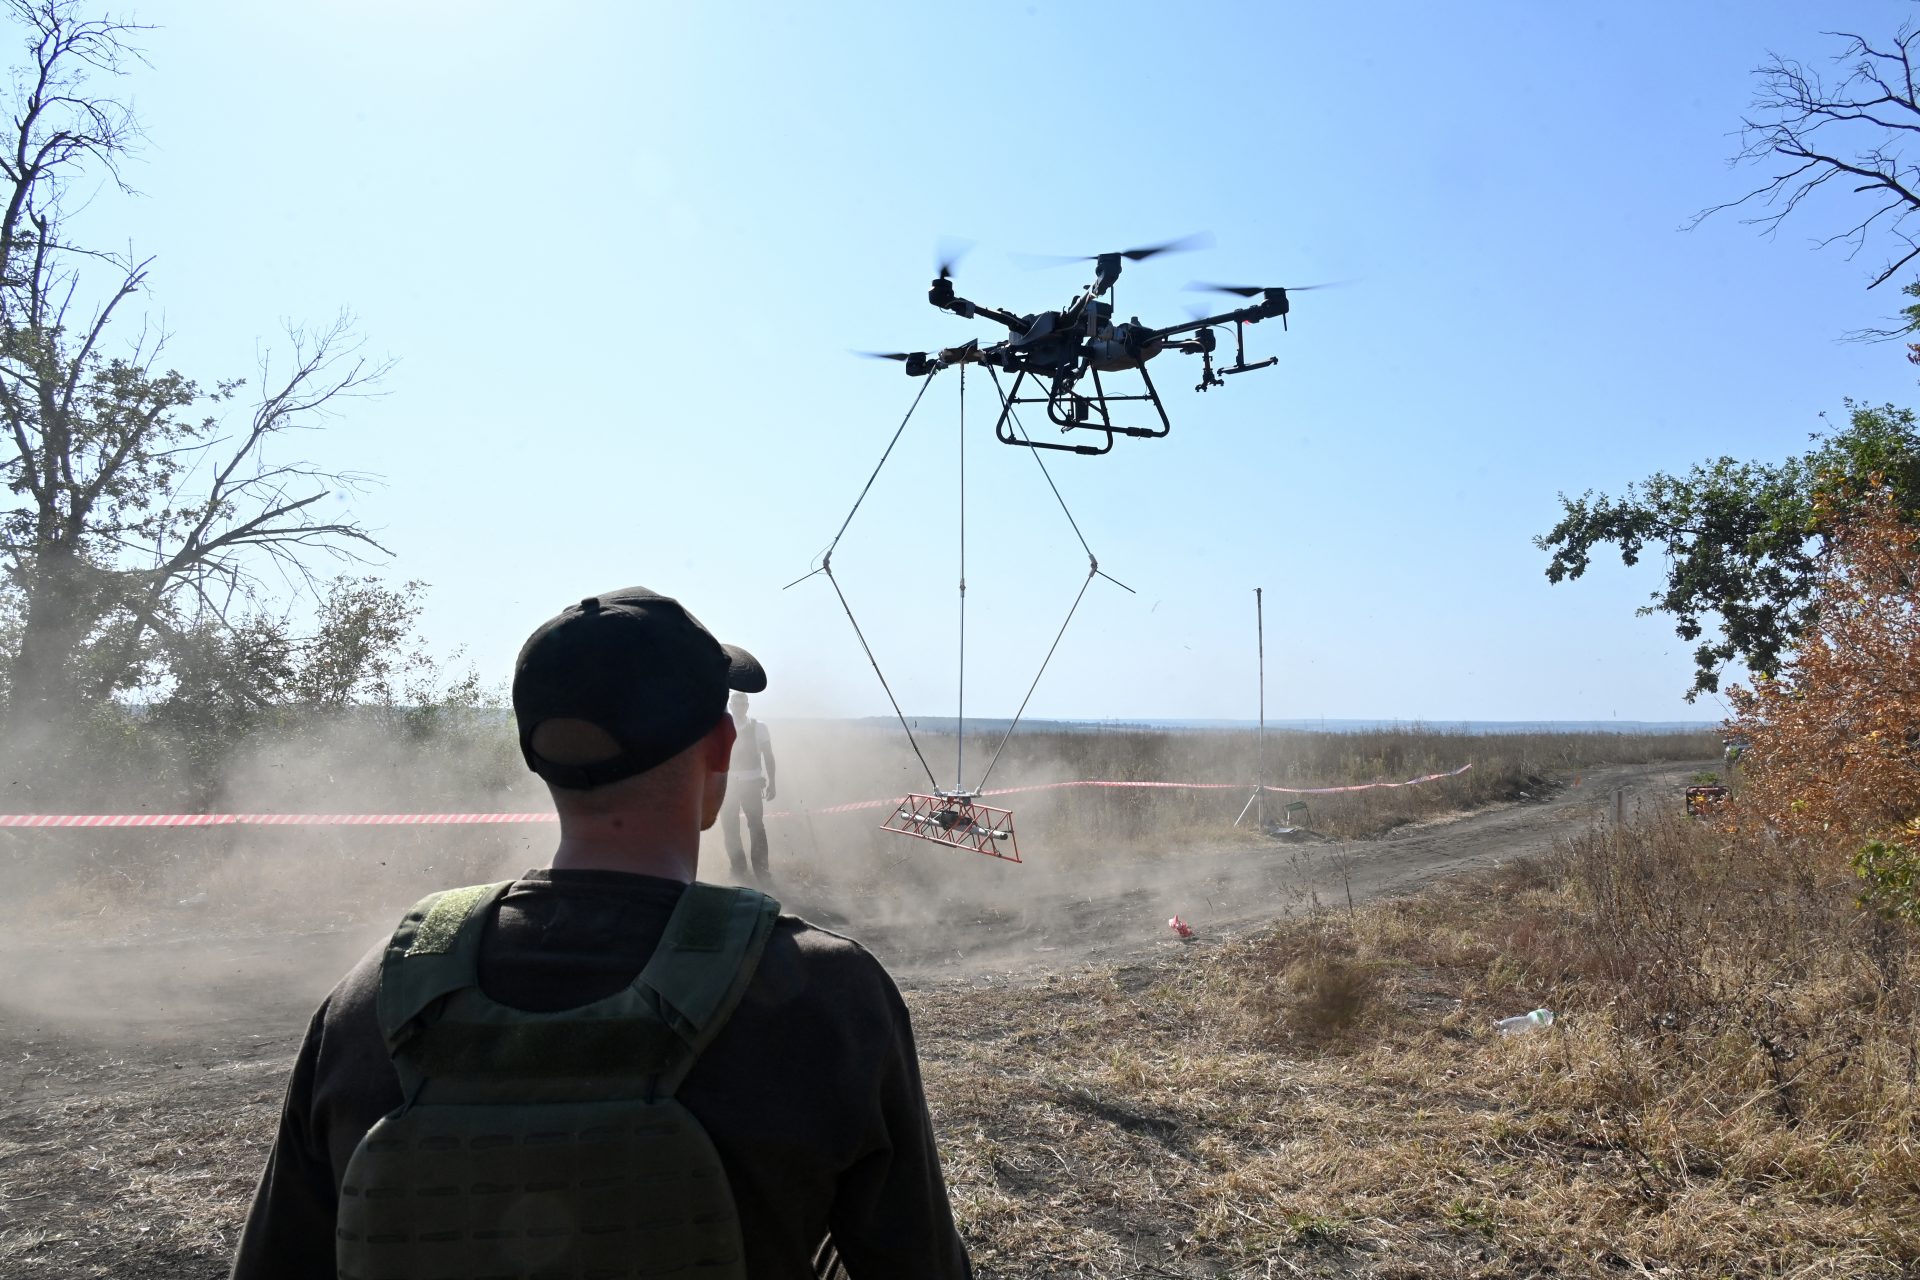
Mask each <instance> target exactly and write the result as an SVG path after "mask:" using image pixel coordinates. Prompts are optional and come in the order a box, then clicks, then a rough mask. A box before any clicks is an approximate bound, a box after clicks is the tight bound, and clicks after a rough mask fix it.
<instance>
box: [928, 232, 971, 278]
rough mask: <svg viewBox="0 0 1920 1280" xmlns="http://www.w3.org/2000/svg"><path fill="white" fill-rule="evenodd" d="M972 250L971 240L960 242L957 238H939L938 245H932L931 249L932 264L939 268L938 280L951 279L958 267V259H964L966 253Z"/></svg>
mask: <svg viewBox="0 0 1920 1280" xmlns="http://www.w3.org/2000/svg"><path fill="white" fill-rule="evenodd" d="M972 248H973V241H971V240H962V239H961V238H960V237H958V236H941V237H940V240H939V243H937V244H936V245H934V249H933V256H934V262H935V263H936V264H937V265H938V266H939V268H940V279H942V280H951V279H953V269H954V268H955V267H957V266H959V265H960V259H962V258H964V257H966V256H967V251H968V250H970V249H972Z"/></svg>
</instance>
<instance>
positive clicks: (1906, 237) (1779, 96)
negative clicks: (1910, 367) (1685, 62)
mask: <svg viewBox="0 0 1920 1280" xmlns="http://www.w3.org/2000/svg"><path fill="white" fill-rule="evenodd" d="M1824 34H1826V35H1828V36H1831V37H1833V38H1834V39H1837V40H1841V41H1843V42H1844V44H1843V46H1842V48H1841V50H1840V52H1839V53H1838V54H1836V55H1835V56H1834V58H1833V63H1834V65H1835V66H1836V67H1837V68H1838V75H1837V76H1835V77H1833V79H1832V83H1828V79H1827V78H1826V77H1823V76H1822V75H1821V73H1820V72H1819V70H1817V69H1815V68H1811V67H1808V66H1807V65H1806V64H1804V63H1801V62H1797V61H1793V60H1790V59H1785V58H1780V57H1778V56H1774V55H1769V57H1768V60H1767V62H1766V63H1764V64H1763V65H1761V66H1760V67H1758V68H1756V69H1755V71H1754V75H1755V77H1756V78H1757V79H1758V81H1759V88H1758V90H1757V91H1756V93H1755V96H1754V100H1753V103H1752V105H1751V107H1750V109H1749V111H1748V114H1747V115H1746V117H1745V118H1744V120H1743V121H1742V129H1741V140H1742V142H1743V144H1744V145H1743V146H1742V149H1741V151H1740V153H1739V155H1737V156H1736V157H1735V158H1734V162H1735V163H1736V164H1739V163H1751V164H1759V165H1767V166H1769V167H1771V168H1772V170H1773V175H1772V176H1771V177H1769V178H1768V179H1767V181H1765V182H1764V183H1762V184H1761V185H1759V186H1758V187H1755V188H1754V189H1753V190H1752V191H1749V192H1747V194H1745V195H1743V196H1741V197H1740V198H1739V199H1737V200H1733V201H1729V202H1728V203H1726V204H1720V205H1715V206H1713V207H1712V208H1710V209H1705V210H1703V211H1702V212H1701V213H1700V214H1698V215H1697V216H1696V217H1695V219H1694V222H1695V223H1698V222H1699V221H1700V219H1702V218H1705V217H1708V216H1709V215H1711V214H1714V213H1719V212H1721V211H1723V210H1726V209H1734V208H1741V207H1749V208H1753V209H1755V212H1754V215H1753V216H1752V217H1750V218H1748V219H1746V221H1747V222H1748V223H1749V224H1750V225H1757V226H1760V227H1762V228H1764V229H1765V230H1766V231H1767V232H1768V233H1769V234H1771V233H1773V232H1775V231H1777V230H1778V229H1779V227H1780V224H1781V223H1782V222H1783V221H1785V220H1786V218H1787V216H1788V215H1789V214H1792V213H1794V212H1796V211H1798V210H1799V209H1800V208H1801V206H1802V205H1804V204H1806V203H1807V202H1808V201H1810V200H1812V199H1814V198H1815V197H1817V196H1819V195H1822V194H1825V193H1833V194H1841V193H1846V194H1850V195H1851V196H1854V197H1864V199H1863V200H1856V201H1854V202H1853V204H1854V212H1853V213H1850V214H1847V215H1845V218H1844V219H1843V220H1842V221H1843V223H1844V229H1842V230H1839V231H1835V232H1834V233H1833V234H1831V235H1827V236H1824V237H1823V238H1821V239H1820V240H1818V241H1817V242H1816V243H1817V244H1818V245H1819V246H1820V247H1822V248H1825V247H1827V246H1829V245H1833V244H1843V245H1845V246H1846V248H1847V257H1848V258H1849V260H1851V259H1852V258H1853V257H1854V256H1855V255H1856V254H1858V253H1860V252H1861V251H1862V250H1864V249H1868V248H1869V247H1870V246H1871V247H1872V248H1873V251H1874V252H1876V253H1882V252H1884V253H1886V254H1887V255H1888V256H1887V258H1886V260H1885V261H1884V262H1883V263H1881V264H1880V266H1879V267H1878V269H1877V270H1876V271H1875V273H1874V276H1873V279H1872V280H1871V282H1870V283H1869V284H1868V285H1867V287H1868V288H1869V289H1872V288H1876V287H1878V286H1880V285H1882V284H1885V283H1886V282H1887V281H1888V280H1890V279H1892V278H1893V277H1894V276H1895V275H1897V274H1899V272H1900V271H1901V270H1902V269H1903V268H1905V267H1906V266H1907V265H1908V264H1909V263H1911V262H1913V261H1914V259H1915V258H1920V223H1915V222H1914V221H1913V219H1914V218H1915V217H1916V216H1920V165H1915V164H1914V163H1913V162H1911V161H1909V160H1907V159H1906V149H1907V147H1908V146H1909V145H1910V144H1913V143H1916V142H1920V86H1916V82H1915V79H1914V65H1913V64H1914V55H1913V53H1912V46H1913V44H1914V42H1915V41H1916V39H1920V31H1916V30H1915V28H1914V27H1913V25H1912V24H1910V23H1909V24H1903V25H1902V26H1901V27H1900V29H1899V30H1898V31H1897V32H1895V33H1894V35H1893V37H1892V38H1891V39H1890V40H1889V41H1887V42H1885V43H1884V44H1882V45H1875V44H1874V43H1873V42H1871V41H1869V40H1868V39H1867V38H1866V37H1864V36H1858V35H1854V34H1852V33H1850V32H1845V31H1830V32H1826V33H1824ZM1861 209H1865V210H1866V213H1865V216H1859V211H1860V210H1861ZM1892 332H1907V329H1904V328H1903V329H1900V330H1896V331H1892ZM1881 336H1892V333H1886V334H1883V335H1881Z"/></svg>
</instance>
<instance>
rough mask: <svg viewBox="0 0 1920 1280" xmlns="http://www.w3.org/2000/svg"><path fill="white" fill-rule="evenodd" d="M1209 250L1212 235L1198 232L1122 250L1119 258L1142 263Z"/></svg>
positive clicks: (1094, 257)
mask: <svg viewBox="0 0 1920 1280" xmlns="http://www.w3.org/2000/svg"><path fill="white" fill-rule="evenodd" d="M1211 248H1213V233H1212V232H1209V231H1198V232H1195V233H1194V234H1193V235H1190V236H1181V237H1180V238H1179V239H1178V240H1169V241H1167V242H1166V243H1165V244H1150V245H1147V246H1146V247H1145V248H1142V249H1122V250H1121V251H1120V256H1121V257H1123V258H1125V259H1126V260H1127V261H1128V262H1144V261H1145V260H1146V259H1148V258H1153V257H1158V256H1159V255H1160V254H1163V253H1191V252H1192V251H1193V250H1195V249H1211ZM1103 256H1104V255H1102V254H1097V253H1096V254H1092V255H1090V256H1088V257H1085V258H1082V259H1080V261H1082V262H1098V261H1099V260H1100V259H1101V257H1103Z"/></svg>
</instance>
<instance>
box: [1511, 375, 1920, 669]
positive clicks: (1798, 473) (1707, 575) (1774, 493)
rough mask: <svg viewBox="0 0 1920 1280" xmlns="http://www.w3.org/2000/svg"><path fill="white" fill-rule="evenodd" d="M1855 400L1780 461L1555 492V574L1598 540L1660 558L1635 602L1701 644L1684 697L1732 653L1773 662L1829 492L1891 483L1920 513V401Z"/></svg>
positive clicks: (1582, 559) (1811, 583) (1794, 611)
mask: <svg viewBox="0 0 1920 1280" xmlns="http://www.w3.org/2000/svg"><path fill="white" fill-rule="evenodd" d="M1847 410H1848V421H1847V425H1846V426H1845V427H1844V428H1842V429H1840V430H1837V431H1833V432H1830V433H1828V434H1824V435H1816V436H1815V437H1813V440H1814V447H1813V448H1812V449H1811V450H1809V451H1808V452H1806V453H1804V454H1801V455H1799V456H1797V457H1793V458H1788V459H1787V460H1785V461H1783V462H1777V463H1769V462H1742V461H1738V460H1736V459H1733V458H1719V459H1716V460H1714V461H1711V462H1704V463H1700V464H1699V465H1697V466H1695V467H1693V468H1691V469H1690V470H1689V471H1687V472H1686V473H1685V474H1683V475H1670V474H1668V473H1666V472H1656V473H1654V474H1653V475H1651V476H1649V477H1647V478H1646V479H1645V480H1642V481H1640V482H1639V483H1637V484H1633V485H1629V486H1628V488H1627V491H1626V492H1625V493H1624V494H1623V495H1621V496H1620V497H1618V498H1613V497H1608V496H1607V495H1605V494H1596V493H1593V492H1591V491H1589V492H1587V493H1583V494H1581V495H1580V496H1579V497H1578V498H1569V497H1567V496H1566V495H1565V494H1561V495H1560V503H1561V507H1562V509H1563V514H1562V516H1561V519H1560V521H1559V523H1558V524H1556V525H1554V527H1553V528H1552V529H1551V530H1549V531H1548V532H1546V533H1545V534H1542V535H1541V536H1539V537H1537V538H1535V539H1534V545H1536V546H1537V547H1539V548H1540V549H1541V550H1542V551H1547V552H1551V553H1552V556H1551V559H1550V560H1549V561H1548V564H1547V571H1546V572H1547V580H1548V581H1549V582H1556V583H1557V582H1561V581H1564V580H1568V579H1573V578H1578V577H1580V576H1581V575H1583V574H1584V573H1586V571H1587V569H1588V567H1589V566H1590V564H1591V563H1592V556H1593V553H1594V550H1595V549H1596V548H1598V547H1601V546H1612V547H1614V548H1616V549H1617V550H1618V551H1619V554H1620V559H1621V561H1622V562H1623V563H1625V564H1627V565H1635V564H1638V563H1639V562H1640V559H1641V557H1642V556H1644V555H1647V554H1648V553H1649V552H1651V553H1654V554H1657V555H1659V556H1660V557H1662V558H1663V559H1664V561H1665V565H1666V575H1665V580H1664V582H1663V584H1662V585H1661V587H1660V588H1659V589H1657V590H1655V591H1654V592H1653V595H1652V600H1651V602H1650V603H1649V604H1647V605H1645V606H1643V607H1642V608H1641V610H1640V612H1641V613H1642V614H1643V615H1646V614H1654V613H1665V614H1668V615H1671V616H1672V617H1673V619H1674V624H1675V625H1674V630H1675V632H1676V633H1677V634H1678V635H1679V636H1680V638H1681V639H1682V640H1685V641H1688V642H1689V643H1691V642H1694V641H1698V642H1699V643H1698V647H1697V648H1695V650H1694V678H1693V684H1692V687H1691V688H1690V689H1689V690H1688V692H1687V697H1688V699H1689V700H1690V701H1691V700H1692V699H1693V698H1695V697H1697V696H1699V695H1700V694H1702V693H1709V692H1712V691H1714V690H1716V689H1718V688H1719V687H1720V673H1721V671H1722V669H1723V668H1724V667H1725V666H1726V664H1727V663H1728V662H1729V661H1732V660H1735V659H1738V660H1739V661H1741V662H1743V663H1745V664H1746V666H1747V667H1748V668H1750V669H1751V670H1753V671H1755V672H1758V673H1762V674H1770V673H1772V672H1774V671H1777V670H1778V669H1779V668H1780V665H1781V662H1782V660H1783V658H1784V656H1785V655H1786V654H1787V652H1788V651H1789V650H1791V648H1792V647H1793V644H1794V642H1795V640H1796V639H1797V638H1798V637H1799V635H1800V633H1801V631H1802V630H1803V629H1804V628H1805V627H1806V626H1807V625H1808V623H1809V622H1810V621H1811V620H1812V618H1813V616H1814V611H1815V607H1816V605H1815V600H1814V587H1815V584H1816V581H1817V578H1818V572H1819V568H1820V565H1821V562H1822V557H1823V555H1824V553H1825V550H1826V547H1827V543H1828V540H1829V536H1830V534H1831V532H1832V530H1831V525H1830V522H1831V520H1832V516H1831V515H1830V514H1828V513H1829V512H1831V511H1832V510H1834V509H1835V507H1834V503H1833V501H1832V500H1833V498H1834V497H1835V496H1836V495H1843V494H1846V493H1862V492H1867V491H1868V490H1870V489H1872V488H1874V487H1875V486H1876V485H1884V486H1885V487H1886V488H1887V489H1888V490H1890V491H1891V492H1892V494H1893V495H1894V498H1895V500H1896V501H1897V502H1898V503H1899V505H1900V508H1901V510H1902V511H1904V512H1906V513H1907V514H1908V515H1909V516H1912V515H1913V514H1914V513H1916V512H1920V426H1917V425H1916V421H1915V417H1914V414H1913V411H1912V410H1910V409H1899V408H1895V407H1894V406H1893V405H1880V406H1877V407H1875V406H1868V405H1858V404H1854V403H1853V402H1851V401H1849V402H1848V404H1847Z"/></svg>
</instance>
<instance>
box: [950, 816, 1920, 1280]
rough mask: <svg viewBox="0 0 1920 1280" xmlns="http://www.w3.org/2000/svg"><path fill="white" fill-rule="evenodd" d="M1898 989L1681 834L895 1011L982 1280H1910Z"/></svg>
mask: <svg viewBox="0 0 1920 1280" xmlns="http://www.w3.org/2000/svg"><path fill="white" fill-rule="evenodd" d="M1917 961H1920V946H1917V945H1916V939H1915V938H1914V936H1913V935H1912V934H1911V932H1901V931H1899V930H1898V929H1897V928H1896V927H1894V926H1892V925H1889V924H1887V923H1885V922H1882V921H1879V920H1876V919H1875V918H1874V917H1871V916H1868V915H1864V914H1862V913H1861V912H1859V911H1858V910H1857V909H1856V908H1855V906H1854V905H1853V901H1852V886H1851V885H1850V884H1848V883H1846V882H1844V881H1841V880H1838V879H1836V878H1834V877H1832V876H1828V875H1823V874H1821V873H1819V872H1817V871H1813V870H1810V869H1808V868H1807V867H1805V866H1804V865H1802V864H1800V863H1799V862H1798V861H1797V860H1796V859H1795V858H1793V857H1792V856H1789V855H1788V854H1786V853H1785V852H1784V851H1781V850H1770V849H1764V848H1752V847H1742V846H1734V845H1730V844H1728V843H1727V840H1726V838H1725V837H1724V836H1721V835H1719V834H1717V833H1715V832H1713V831H1712V830H1710V829H1706V828H1703V827H1701V826H1698V825H1691V824H1688V823H1686V822H1685V821H1684V820H1681V819H1672V818H1667V819H1661V820H1656V821H1653V822H1650V823H1647V824H1644V825H1639V826H1635V827H1632V828H1629V829H1626V830H1621V831H1611V832H1608V831H1598V830H1596V831H1592V832H1589V833H1587V834H1584V835H1581V836H1579V837H1577V838H1575V839H1573V840H1571V841H1569V842H1567V843H1566V844H1564V845H1563V846H1562V848H1561V850H1560V851H1559V852H1558V853H1557V854H1556V855H1554V856H1553V857H1551V858H1548V859H1545V860H1541V861H1536V862H1532V863H1526V864H1520V865H1514V866H1511V867H1509V868H1506V869H1504V870H1502V871H1500V872H1497V873H1493V874H1489V875H1484V876H1481V877H1478V878H1475V879H1472V880H1469V881H1466V882H1462V883H1456V884H1452V885H1449V886H1447V887H1444V888H1441V889H1438V890H1434V891H1431V892H1428V893H1426V894H1423V895H1420V896H1418V897H1415V898H1411V899H1403V900H1394V901H1385V902H1378V903H1374V904H1371V905H1367V906H1362V907H1360V908H1358V909H1356V910H1353V911H1351V912H1349V911H1346V910H1337V911H1322V912H1318V913H1314V914H1312V915H1309V916H1308V917H1306V918H1295V919H1291V920H1288V921H1285V922H1282V923H1281V924H1279V925H1278V926H1276V927H1273V928H1270V929H1263V930H1259V931H1257V932H1255V933H1254V934H1252V935H1251V936H1247V937H1244V938H1242V939H1240V940H1238V941H1234V942H1231V943H1228V944H1226V945H1222V946H1219V947H1215V948H1210V949H1201V948H1188V949H1185V950H1182V951H1179V952H1177V953H1175V954H1173V955H1170V956H1168V957H1167V958H1165V959H1163V960H1160V961H1157V962H1153V963H1143V964H1135V965H1126V966H1121V967H1109V968H1103V969H1099V970H1093V971H1084V972H1078V973H1073V974H1067V975H1061V976H1058V977H1054V978H1049V979H1047V980H1046V981H1045V983H1044V984H1043V986H1042V987H1041V989H1040V990H1039V991H1038V992H1037V993H1026V994H1025V995H1024V997H1023V1001H1022V1007H1023V1009H1024V1010H1025V1012H1024V1013H1023V1016H1022V1017H1020V1018H1019V1019H1009V1018H1007V1017H1006V1016H1005V1006H1004V1003H1003V1001H1001V1000H1000V999H997V998H996V995H995V993H992V992H980V991H969V992H964V993H961V992H952V993H941V994H927V995H923V996H922V997H921V998H920V999H919V1001H918V1002H917V1004H916V1014H917V1017H918V1018H919V1021H920V1026H921V1029H922V1036H923V1053H924V1054H925V1055H926V1056H927V1058H928V1059H929V1062H930V1072H929V1084H930V1090H931V1092H932V1095H933V1096H934V1098H935V1099H936V1107H937V1115H936V1121H937V1124H938V1126H939V1129H940V1132H941V1133H942V1134H943V1136H944V1137H945V1140H946V1147H945V1150H946V1155H947V1160H948V1168H949V1172H950V1176H951V1178H952V1181H953V1184H954V1188H955V1195H956V1202H957V1204H958V1206H959V1209H960V1213H961V1215H962V1220H963V1222H964V1223H965V1226H966V1231H967V1234H968V1236H969V1238H970V1239H971V1241H972V1242H973V1247H974V1250H975V1257H976V1259H977V1262H978V1264H979V1267H980V1270H981V1273H982V1274H983V1275H991V1276H999V1277H1034V1278H1035V1280H1037V1278H1038V1277H1043V1276H1087V1277H1108V1276H1112V1277H1121V1276H1181V1277H1186V1276H1329V1277H1331V1276H1355V1277H1361V1276H1364V1277H1380V1278H1383V1280H1384V1278H1386V1277H1404V1278H1411V1277H1435V1278H1438V1277H1458V1278H1460V1280H1466V1278H1468V1277H1473V1278H1476V1280H1477V1278H1485V1280H1492V1278H1495V1277H1522V1276H1542V1275H1551V1276H1594V1277H1612V1276H1711V1277H1760V1276H1769V1277H1774V1276H1792V1277H1815V1276H1820V1277H1835V1278H1838V1277H1870V1276H1884V1277H1897V1276H1911V1275H1915V1274H1920V1213H1916V1210H1917V1209H1920V1145H1916V1140H1917V1135H1916V1131H1915V1122H1916V1119H1917V1118H1920V1086H1917V1085H1916V1068H1917V1066H1920V1064H1917V1062H1916V1053H1920V1017H1917V1016H1916V1007H1917V1003H1920V1002H1917V1001H1916V995H1915V989H1914V977H1915V976H1916V972H1917V970H1916V962H1917ZM1536 1006H1545V1007H1548V1008H1551V1009H1554V1010H1556V1011H1557V1012H1558V1014H1559V1017H1558V1020H1557V1021H1556V1022H1555V1024H1554V1025H1553V1027H1552V1028H1551V1029H1548V1030H1543V1031H1534V1032H1529V1033H1525V1034H1520V1035H1513V1036H1503V1035H1500V1034H1497V1033H1496V1032H1495V1031H1494V1029H1493V1022H1494V1020H1495V1019H1496V1018H1497V1017H1500V1016H1504V1015H1509V1014H1515V1013H1521V1012H1525V1011H1526V1010H1528V1009H1531V1008H1534V1007H1536Z"/></svg>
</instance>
